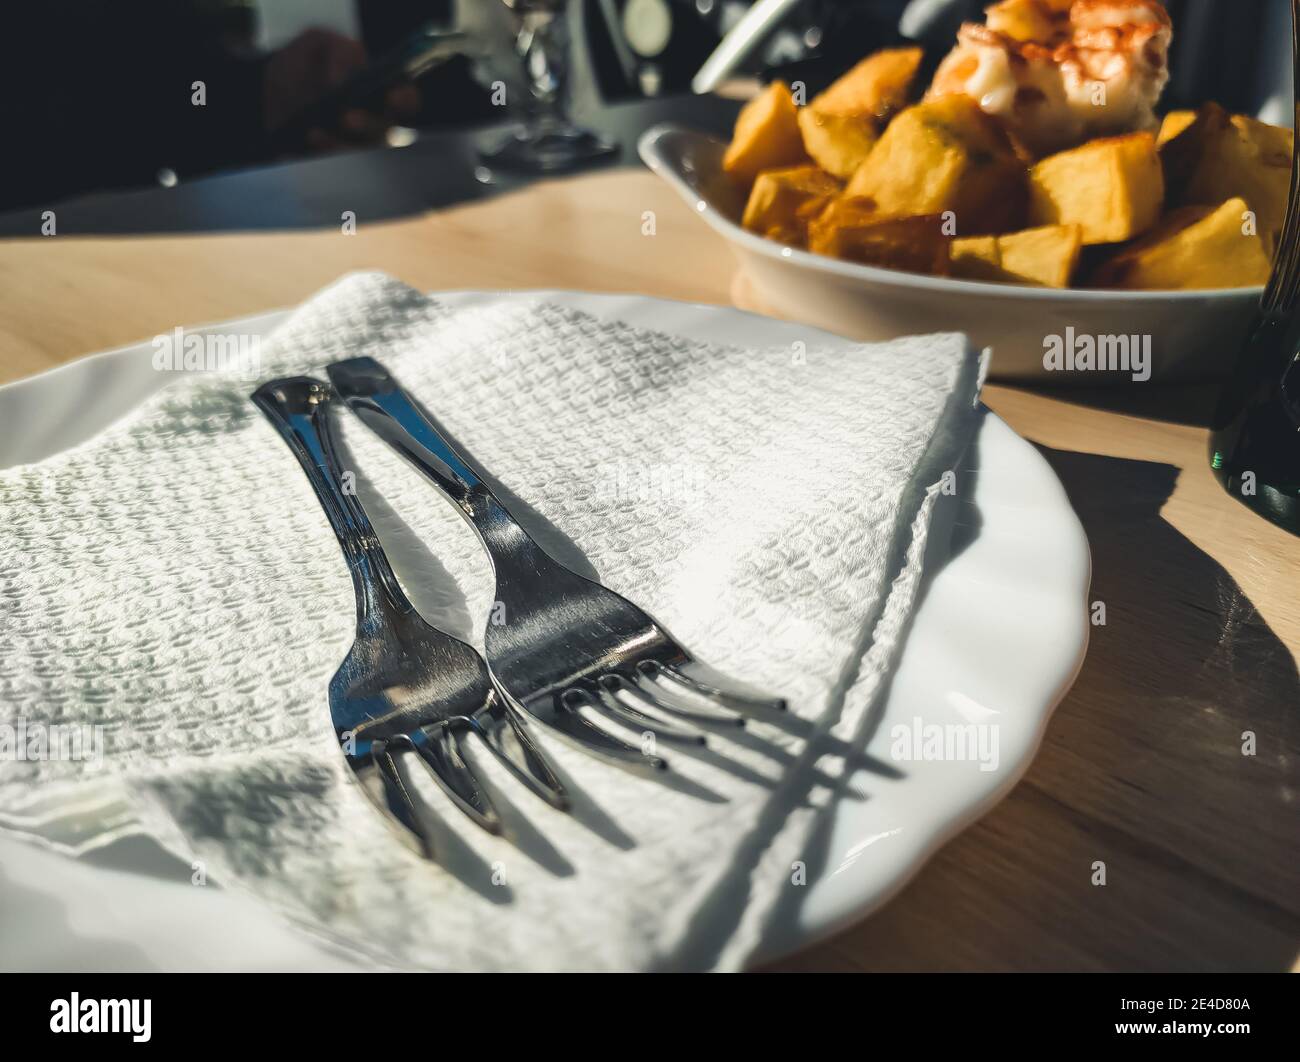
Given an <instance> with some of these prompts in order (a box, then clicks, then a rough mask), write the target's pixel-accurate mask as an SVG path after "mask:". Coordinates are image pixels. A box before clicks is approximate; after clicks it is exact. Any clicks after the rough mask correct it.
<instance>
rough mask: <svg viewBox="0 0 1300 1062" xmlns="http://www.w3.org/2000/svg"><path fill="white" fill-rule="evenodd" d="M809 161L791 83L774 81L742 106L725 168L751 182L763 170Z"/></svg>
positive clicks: (740, 179)
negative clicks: (791, 91) (800, 132)
mask: <svg viewBox="0 0 1300 1062" xmlns="http://www.w3.org/2000/svg"><path fill="white" fill-rule="evenodd" d="M807 161H808V156H807V154H805V152H804V149H803V137H801V136H800V135H799V119H798V116H797V108H796V107H795V105H794V97H793V96H791V95H790V87H789V86H788V85H787V84H786V83H785V82H784V81H773V82H772V83H771V84H770V85H768V86H767V88H765V89H764V90H763V91H762V92H760V93H759V94H758V95H757V96H755V97H754V98H753V99H752V100H750V101H749V102H748V103H747V104H745V106H744V107H743V108H741V111H740V114H739V115H738V116H737V117H736V129H735V132H734V133H733V134H732V138H731V143H730V145H728V147H727V152H726V154H725V155H723V156H722V168H723V169H724V170H725V171H726V172H727V173H728V174H730V175H731V176H732V177H734V178H735V179H736V180H738V181H743V182H749V181H752V180H753V179H754V178H755V177H757V176H758V175H759V174H760V173H761V172H762V171H763V170H777V169H781V168H782V167H786V166H795V165H798V164H799V163H802V162H807Z"/></svg>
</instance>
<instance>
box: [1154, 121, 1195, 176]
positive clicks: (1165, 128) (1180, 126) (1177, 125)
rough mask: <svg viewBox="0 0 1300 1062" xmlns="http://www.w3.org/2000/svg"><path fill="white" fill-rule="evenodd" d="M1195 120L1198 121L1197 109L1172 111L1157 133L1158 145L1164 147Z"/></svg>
mask: <svg viewBox="0 0 1300 1062" xmlns="http://www.w3.org/2000/svg"><path fill="white" fill-rule="evenodd" d="M1194 121H1196V112H1195V111H1170V112H1169V113H1168V114H1166V115H1165V117H1164V121H1162V122H1161V123H1160V132H1158V133H1157V134H1156V147H1158V148H1162V147H1164V146H1165V145H1166V144H1167V143H1169V141H1171V140H1173V138H1174V137H1176V136H1178V135H1180V134H1181V133H1182V132H1183V130H1185V129H1186V128H1187V127H1188V126H1189V125H1191V124H1192V123H1193V122H1194ZM1166 176H1168V175H1167V174H1166Z"/></svg>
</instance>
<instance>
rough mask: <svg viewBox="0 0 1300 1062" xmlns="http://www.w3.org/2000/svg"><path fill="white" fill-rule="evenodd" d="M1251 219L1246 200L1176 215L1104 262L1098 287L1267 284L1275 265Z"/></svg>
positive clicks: (1189, 209)
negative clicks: (1250, 221) (1249, 218)
mask: <svg viewBox="0 0 1300 1062" xmlns="http://www.w3.org/2000/svg"><path fill="white" fill-rule="evenodd" d="M1247 214H1248V209H1247V206H1246V201H1245V200H1244V199H1242V198H1241V197H1240V196H1238V197H1236V198H1233V199H1229V200H1228V201H1227V202H1226V203H1223V204H1222V205H1221V206H1218V207H1208V206H1189V207H1181V208H1179V209H1178V210H1174V211H1171V212H1170V213H1169V215H1168V217H1166V218H1165V220H1164V221H1163V222H1161V224H1160V225H1159V226H1158V227H1157V228H1156V229H1154V230H1153V231H1152V232H1150V233H1148V234H1147V235H1146V236H1144V237H1143V238H1142V239H1140V240H1137V241H1136V242H1135V243H1132V244H1130V245H1129V246H1128V247H1125V248H1124V249H1123V250H1121V251H1120V252H1119V253H1118V254H1116V255H1115V256H1114V257H1113V258H1111V259H1110V261H1108V262H1106V263H1104V264H1103V265H1102V266H1101V268H1100V269H1098V270H1097V272H1096V273H1095V274H1094V276H1093V278H1092V279H1093V283H1094V284H1096V285H1097V286H1098V287H1105V288H1130V289H1139V290H1147V291H1149V290H1168V289H1173V290H1186V289H1193V288H1244V287H1251V286H1252V285H1255V284H1263V283H1265V282H1266V281H1267V280H1268V275H1269V269H1270V266H1271V263H1270V260H1269V256H1268V252H1267V251H1266V249H1265V246H1264V240H1263V239H1262V238H1261V237H1260V235H1259V234H1258V233H1256V232H1255V231H1254V230H1253V227H1252V226H1251V225H1249V224H1248V223H1247Z"/></svg>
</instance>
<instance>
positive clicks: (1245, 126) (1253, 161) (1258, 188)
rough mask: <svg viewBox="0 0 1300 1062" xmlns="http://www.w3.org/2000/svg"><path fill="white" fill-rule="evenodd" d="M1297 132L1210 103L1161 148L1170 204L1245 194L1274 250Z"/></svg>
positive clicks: (1210, 202) (1212, 203)
mask: <svg viewBox="0 0 1300 1062" xmlns="http://www.w3.org/2000/svg"><path fill="white" fill-rule="evenodd" d="M1293 143H1294V134H1293V133H1292V131H1291V130H1290V129H1283V128H1281V127H1279V126H1275V125H1268V124H1266V123H1265V122H1260V121H1256V120H1255V119H1254V118H1248V117H1246V116H1245V115H1242V114H1229V113H1228V112H1227V111H1225V110H1224V109H1223V108H1222V107H1220V106H1219V105H1218V104H1215V103H1210V104H1206V105H1205V106H1204V107H1202V108H1201V110H1200V111H1199V112H1198V113H1197V115H1196V119H1195V121H1193V122H1192V123H1191V124H1190V125H1188V126H1187V128H1186V129H1184V130H1183V132H1182V133H1181V134H1179V135H1178V136H1176V137H1174V138H1173V139H1171V140H1170V141H1169V142H1168V143H1167V144H1166V145H1165V147H1164V149H1163V150H1162V151H1161V159H1162V162H1163V163H1164V169H1165V180H1166V182H1167V184H1168V188H1169V202H1170V205H1171V206H1194V205H1200V206H1217V205H1218V204H1220V203H1222V202H1223V201H1224V200H1225V199H1230V198H1233V197H1235V196H1241V197H1242V198H1243V199H1245V200H1246V203H1247V205H1248V206H1249V208H1250V209H1251V210H1253V211H1254V212H1255V217H1256V223H1257V225H1258V228H1259V231H1260V233H1261V234H1263V236H1264V239H1265V244H1266V246H1267V247H1268V249H1269V251H1270V253H1271V251H1272V249H1273V248H1274V247H1275V246H1276V245H1277V239H1278V237H1279V236H1280V234H1281V232H1282V225H1283V223H1284V222H1285V220H1286V204H1287V196H1288V194H1289V193H1290V189H1291V156H1292V150H1293Z"/></svg>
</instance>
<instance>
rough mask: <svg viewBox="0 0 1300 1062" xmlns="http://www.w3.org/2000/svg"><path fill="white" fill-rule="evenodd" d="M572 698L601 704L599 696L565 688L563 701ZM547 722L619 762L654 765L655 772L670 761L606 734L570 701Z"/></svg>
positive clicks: (663, 768)
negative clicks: (581, 713)
mask: <svg viewBox="0 0 1300 1062" xmlns="http://www.w3.org/2000/svg"><path fill="white" fill-rule="evenodd" d="M570 699H572V700H581V701H582V702H584V703H586V704H590V705H591V706H592V707H594V708H597V709H599V707H600V705H599V704H597V703H596V698H595V697H593V696H592V695H591V694H589V693H588V692H587V691H586V690H581V689H571V690H566V691H565V693H564V700H565V701H568V700H570ZM546 722H547V723H548V724H549V725H550V726H553V727H554V728H555V729H556V730H558V731H560V733H562V734H565V735H566V736H568V737H569V738H570V739H571V740H573V741H576V742H577V743H578V744H580V745H585V746H586V747H587V748H589V749H593V750H595V751H596V752H599V753H601V754H602V755H604V756H607V757H608V758H610V759H612V760H617V761H618V762H619V763H625V764H627V765H628V766H629V767H651V768H653V769H654V770H656V771H662V770H666V769H667V767H668V761H667V760H664V759H662V758H661V757H659V756H647V755H646V754H645V753H644V752H642V751H641V750H640V749H639V748H637V747H636V746H635V745H629V744H628V743H627V742H626V741H621V740H619V739H618V738H616V737H614V736H613V735H612V734H607V733H605V731H603V730H601V729H600V727H598V726H596V725H595V724H594V723H592V722H590V721H589V720H587V719H585V718H583V717H582V715H580V714H579V713H578V712H577V711H576V710H575V709H573V708H572V707H570V706H569V705H568V704H567V703H566V704H564V706H563V707H561V708H560V710H559V711H557V712H555V713H554V714H552V715H551V717H550V718H549V719H547V720H546Z"/></svg>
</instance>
